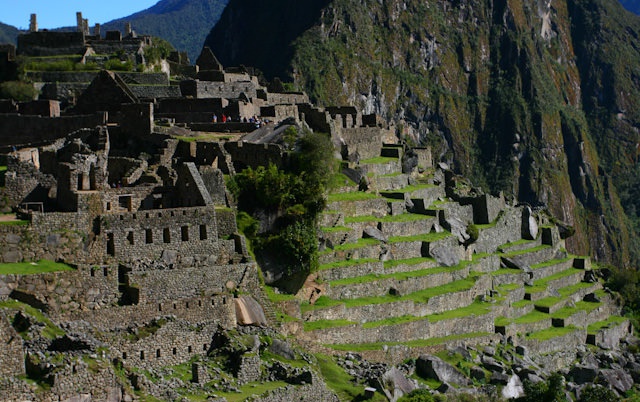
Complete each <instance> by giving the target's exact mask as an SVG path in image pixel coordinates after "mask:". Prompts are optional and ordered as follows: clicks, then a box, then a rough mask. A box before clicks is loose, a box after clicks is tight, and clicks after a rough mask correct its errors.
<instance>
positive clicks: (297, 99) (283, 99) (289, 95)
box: [267, 92, 309, 115]
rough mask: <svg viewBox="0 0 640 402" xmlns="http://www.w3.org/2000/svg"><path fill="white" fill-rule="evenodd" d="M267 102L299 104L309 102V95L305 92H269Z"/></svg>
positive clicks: (272, 103) (273, 103)
mask: <svg viewBox="0 0 640 402" xmlns="http://www.w3.org/2000/svg"><path fill="white" fill-rule="evenodd" d="M267 103H269V104H271V105H298V104H302V103H309V96H308V95H307V94H306V93H304V92H267ZM296 115H297V113H296Z"/></svg>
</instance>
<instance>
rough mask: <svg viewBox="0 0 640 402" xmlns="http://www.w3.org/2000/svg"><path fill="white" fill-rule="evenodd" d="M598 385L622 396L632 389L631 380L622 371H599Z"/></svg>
mask: <svg viewBox="0 0 640 402" xmlns="http://www.w3.org/2000/svg"><path fill="white" fill-rule="evenodd" d="M599 378H600V380H601V381H600V383H601V384H606V385H608V386H609V388H612V389H614V390H616V391H617V392H618V393H620V394H624V393H625V392H627V391H628V390H630V389H631V388H632V387H633V384H634V383H633V378H632V377H631V376H630V375H629V374H628V373H625V371H624V370H612V369H603V370H600V375H599Z"/></svg>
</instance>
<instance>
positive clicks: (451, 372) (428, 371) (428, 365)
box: [416, 355, 469, 385]
mask: <svg viewBox="0 0 640 402" xmlns="http://www.w3.org/2000/svg"><path fill="white" fill-rule="evenodd" d="M416 373H417V374H418V375H419V376H421V377H424V378H433V379H435V380H438V381H440V382H442V383H453V384H457V385H468V384H469V380H468V379H467V378H466V377H465V376H464V375H463V374H462V373H460V372H459V371H458V370H456V368H455V367H453V366H452V365H450V364H449V363H447V362H445V361H443V360H442V359H440V358H438V357H435V356H429V355H422V356H420V357H419V358H418V360H416Z"/></svg>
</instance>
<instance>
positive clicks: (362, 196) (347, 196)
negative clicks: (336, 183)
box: [327, 191, 380, 202]
mask: <svg viewBox="0 0 640 402" xmlns="http://www.w3.org/2000/svg"><path fill="white" fill-rule="evenodd" d="M376 198H380V197H379V196H378V195H376V194H373V193H365V192H363V191H354V192H351V193H333V194H329V197H328V198H327V202H339V201H365V200H373V199H376Z"/></svg>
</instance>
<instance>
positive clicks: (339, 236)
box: [320, 226, 362, 246]
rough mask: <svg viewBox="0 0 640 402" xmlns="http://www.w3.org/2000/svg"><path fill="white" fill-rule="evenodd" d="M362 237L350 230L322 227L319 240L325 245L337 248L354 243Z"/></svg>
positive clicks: (337, 227)
mask: <svg viewBox="0 0 640 402" xmlns="http://www.w3.org/2000/svg"><path fill="white" fill-rule="evenodd" d="M361 237H362V235H361V233H357V232H356V231H354V230H353V229H351V228H348V227H343V226H334V227H323V228H321V229H320V239H321V240H322V241H324V242H325V244H327V245H331V246H339V245H343V244H345V243H355V242H357V241H358V239H360V238H361Z"/></svg>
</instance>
